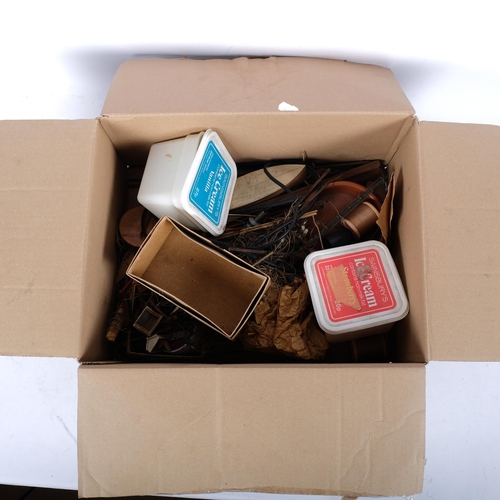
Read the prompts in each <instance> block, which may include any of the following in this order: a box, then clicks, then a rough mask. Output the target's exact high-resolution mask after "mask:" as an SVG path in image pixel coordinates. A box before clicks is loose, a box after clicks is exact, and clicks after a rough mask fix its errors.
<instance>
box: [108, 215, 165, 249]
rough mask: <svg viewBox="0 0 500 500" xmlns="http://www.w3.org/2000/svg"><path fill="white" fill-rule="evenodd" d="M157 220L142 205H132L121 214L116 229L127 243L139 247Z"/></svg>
mask: <svg viewBox="0 0 500 500" xmlns="http://www.w3.org/2000/svg"><path fill="white" fill-rule="evenodd" d="M145 212H146V213H145ZM157 222H158V219H157V218H156V217H155V216H154V215H153V214H151V213H150V212H149V211H147V210H146V209H145V208H144V207H140V206H139V207H134V208H131V209H130V210H127V211H126V212H125V213H124V214H123V216H122V218H121V219H120V224H119V226H118V230H119V231H120V235H121V237H122V238H123V239H124V240H125V241H126V242H127V243H128V244H129V245H131V246H133V247H140V246H141V245H142V242H143V241H144V240H145V239H146V236H147V235H148V234H149V232H150V231H151V229H153V227H154V225H155V224H156V223H157ZM143 225H144V227H143Z"/></svg>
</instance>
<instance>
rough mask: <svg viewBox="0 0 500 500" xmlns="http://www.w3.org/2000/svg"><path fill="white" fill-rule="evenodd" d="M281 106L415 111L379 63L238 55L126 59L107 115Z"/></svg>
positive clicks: (109, 98) (261, 109)
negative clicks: (198, 57) (200, 57)
mask: <svg viewBox="0 0 500 500" xmlns="http://www.w3.org/2000/svg"><path fill="white" fill-rule="evenodd" d="M283 103H285V104H283ZM286 105H288V107H287V106H286ZM294 108H297V109H296V110H295V109H294ZM281 110H283V111H284V112H286V111H290V112H293V111H300V112H332V111H334V112H345V113H347V112H361V113H395V114H406V115H407V116H408V115H413V114H414V110H413V107H412V106H411V104H410V102H409V101H408V98H407V97H406V96H405V94H404V93H403V91H402V89H401V87H400V86H399V84H398V82H397V81H396V79H395V77H394V75H393V73H392V72H391V71H390V70H389V69H386V68H382V67H380V66H372V65H364V64H355V63H349V62H346V61H335V60H331V59H319V58H300V57H269V58H247V57H239V58H236V59H207V60H193V59H184V58H183V59H148V60H135V61H127V62H125V63H124V64H122V65H121V66H120V68H119V70H118V72H117V74H116V76H115V78H114V80H113V83H112V85H111V88H110V90H109V92H108V95H107V97H106V101H105V104H104V107H103V115H131V114H172V113H175V114H177V113H227V112H230V113H238V112H243V113H246V112H254V113H262V112H275V111H276V112H277V111H281Z"/></svg>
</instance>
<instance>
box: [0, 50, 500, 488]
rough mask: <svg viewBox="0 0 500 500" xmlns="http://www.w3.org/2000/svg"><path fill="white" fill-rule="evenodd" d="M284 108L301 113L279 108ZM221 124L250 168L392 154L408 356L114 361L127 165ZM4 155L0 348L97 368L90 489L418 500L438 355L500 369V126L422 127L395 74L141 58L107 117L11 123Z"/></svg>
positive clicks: (402, 336) (334, 66)
mask: <svg viewBox="0 0 500 500" xmlns="http://www.w3.org/2000/svg"><path fill="white" fill-rule="evenodd" d="M139 89H140V90H139ZM282 102H286V103H288V104H290V105H291V106H295V107H296V108H298V111H279V106H280V104H281V103H282ZM209 127H210V128H213V129H214V130H216V131H217V132H218V133H219V135H220V136H221V138H222V140H223V141H224V143H225V144H226V146H227V147H228V150H229V152H230V154H231V155H232V156H233V158H234V159H235V160H236V161H242V160H250V159H270V158H276V157H280V158H294V157H298V156H300V155H301V153H302V151H306V152H307V155H308V156H309V157H315V158H328V159H331V160H358V159H375V158H377V159H382V160H384V161H386V162H387V163H388V165H389V168H390V170H391V171H392V172H394V174H395V178H396V199H395V207H394V208H395V221H394V222H395V225H394V236H393V241H392V250H393V256H394V257H395V259H396V262H397V264H398V268H399V271H400V273H401V276H402V278H403V281H404V284H405V288H406V290H407V293H408V297H409V301H410V314H409V315H408V316H407V317H406V318H405V320H403V321H402V322H400V323H399V324H398V326H397V329H398V335H397V337H398V339H399V345H398V346H397V359H398V362H396V363H391V364H380V365H326V364H325V365H316V364H311V365H308V364H287V365H252V366H248V365H197V366H192V365H191V366H187V365H169V364H163V365H160V364H134V365H124V364H109V363H107V360H109V359H110V353H109V346H107V345H106V343H105V340H104V330H105V327H106V324H107V320H108V315H109V312H110V310H111V309H112V307H113V304H112V303H111V302H112V297H113V294H112V288H113V276H114V271H115V257H114V234H115V228H116V224H117V220H118V215H119V213H120V210H121V203H122V200H121V197H122V193H123V186H122V179H123V172H124V169H125V165H126V164H143V163H144V162H145V160H146V157H147V152H148V150H149V147H150V145H151V144H152V143H154V142H158V141H161V140H168V139H172V138H175V137H181V136H184V135H187V134H190V133H194V132H198V131H201V130H204V129H206V128H209ZM0 149H1V161H0V172H1V178H2V182H3V186H2V197H1V198H0V205H1V207H0V208H1V211H2V225H1V226H0V232H1V241H2V245H1V246H0V273H1V277H0V283H1V288H0V307H1V310H2V313H3V314H2V315H1V318H0V322H1V328H0V337H1V344H0V345H1V352H2V353H3V354H11V355H16V354H23V355H31V356H67V357H77V358H78V359H79V360H80V361H81V363H82V366H81V368H80V370H79V422H78V447H79V493H80V495H82V496H114V495H115V496H116V495H141V494H142V495H146V494H155V493H190V492H198V493H199V492H207V491H212V492H213V491H221V490H245V491H267V492H273V493H319V494H344V495H349V496H364V495H383V496H392V495H402V494H412V493H416V492H419V491H421V488H422V478H423V470H424V456H425V449H424V443H425V440H424V429H425V363H426V362H427V361H428V360H478V361H479V360H484V361H487V360H490V361H497V360H500V336H499V335H497V328H498V318H497V302H498V297H499V296H500V261H499V259H497V258H496V248H497V247H498V244H499V236H498V232H496V231H495V230H492V228H497V227H499V226H500V201H499V198H498V196H497V194H496V186H497V185H498V183H499V181H500V170H499V169H498V158H499V157H500V129H499V128H498V127H493V126H481V125H463V124H452V123H433V122H423V123H422V122H419V120H418V119H417V118H416V117H415V116H414V111H413V109H412V107H411V104H410V103H409V102H408V100H407V98H406V97H405V96H404V94H403V92H402V91H401V89H400V87H399V85H398V84H397V82H396V80H395V79H394V76H393V75H392V73H391V72H390V71H389V70H387V69H384V68H380V67H375V66H366V65H359V64H350V63H346V62H342V61H331V60H321V59H300V58H268V59H246V58H239V59H235V60H207V61H200V60H197V61H192V60H185V59H179V60H143V61H133V62H129V63H126V64H124V65H123V66H122V67H121V68H120V70H119V71H118V73H117V75H116V78H115V80H114V82H113V84H112V86H111V89H110V92H109V95H108V98H107V100H106V104H105V107H104V110H103V115H102V116H101V117H100V118H99V119H97V120H83V121H61V122H58V121H42V122H36V121H27V122H22V121H21V122H15V121H14V122H2V123H0ZM159 429H161V430H162V432H158V430H159Z"/></svg>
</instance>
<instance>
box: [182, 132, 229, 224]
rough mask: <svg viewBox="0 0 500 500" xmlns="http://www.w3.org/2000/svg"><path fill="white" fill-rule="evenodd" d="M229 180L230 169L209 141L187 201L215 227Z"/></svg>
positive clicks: (219, 218) (218, 222)
mask: <svg viewBox="0 0 500 500" xmlns="http://www.w3.org/2000/svg"><path fill="white" fill-rule="evenodd" d="M230 179H231V168H230V167H229V165H228V164H227V162H226V160H224V158H223V157H222V155H221V154H220V151H219V150H218V149H217V147H216V146H215V144H214V143H213V141H210V142H209V143H208V146H207V149H206V151H205V154H204V155H203V158H202V160H201V163H200V167H199V168H198V173H197V174H196V178H195V180H194V182H193V185H192V186H191V191H190V192H189V201H190V202H191V203H192V204H193V205H194V206H195V207H196V208H198V209H199V210H200V212H201V213H202V214H203V215H204V216H205V217H206V218H207V219H208V220H209V221H211V222H212V223H213V224H215V225H216V226H218V225H219V224H220V221H221V216H222V212H223V210H224V200H225V198H226V193H227V188H228V185H229V181H230Z"/></svg>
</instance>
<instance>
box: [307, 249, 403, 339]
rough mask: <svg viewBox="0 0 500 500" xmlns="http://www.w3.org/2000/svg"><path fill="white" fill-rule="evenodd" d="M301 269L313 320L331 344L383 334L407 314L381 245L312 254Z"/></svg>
mask: <svg viewBox="0 0 500 500" xmlns="http://www.w3.org/2000/svg"><path fill="white" fill-rule="evenodd" d="M304 268H305V273H306V278H307V282H308V285H309V291H310V294H311V300H312V304H313V308H314V312H315V314H316V319H317V321H318V324H319V326H320V328H321V329H322V330H323V331H324V332H325V333H327V334H328V337H329V338H328V340H329V341H331V342H335V341H340V340H346V339H348V338H356V337H361V336H363V335H371V334H374V333H382V332H384V331H388V330H389V329H390V328H391V326H392V325H393V324H394V323H395V322H396V321H399V320H400V319H403V318H404V317H405V316H406V315H407V314H408V310H409V306H408V299H407V298H406V293H405V291H404V288H403V284H402V283H401V278H400V277H399V274H398V271H397V269H396V265H395V264H394V260H393V259H392V256H391V254H390V252H389V249H388V248H387V247H386V246H385V245H384V244H383V243H380V242H378V241H365V242H362V243H356V244H354V245H347V246H343V247H338V248H331V249H328V250H321V251H318V252H313V253H311V254H310V255H308V256H307V258H306V259H305V261H304ZM346 334H349V335H346Z"/></svg>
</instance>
